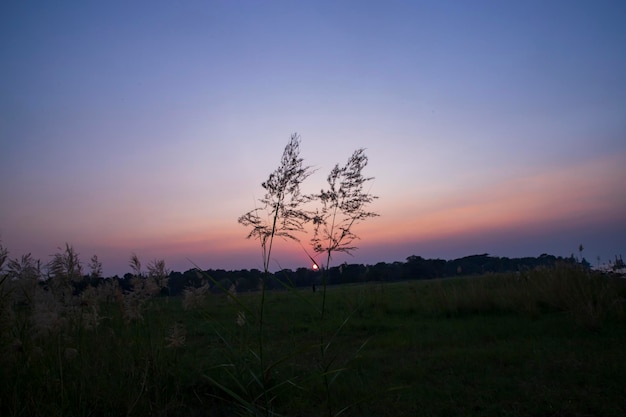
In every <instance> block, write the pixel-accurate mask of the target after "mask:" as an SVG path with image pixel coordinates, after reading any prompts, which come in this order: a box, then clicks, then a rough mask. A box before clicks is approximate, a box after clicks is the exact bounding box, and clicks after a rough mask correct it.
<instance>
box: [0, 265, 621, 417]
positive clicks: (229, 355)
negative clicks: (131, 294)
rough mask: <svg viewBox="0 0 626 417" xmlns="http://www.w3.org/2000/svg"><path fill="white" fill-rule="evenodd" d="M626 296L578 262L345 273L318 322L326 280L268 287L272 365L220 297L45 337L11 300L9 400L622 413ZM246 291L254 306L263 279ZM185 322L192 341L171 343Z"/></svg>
mask: <svg viewBox="0 0 626 417" xmlns="http://www.w3.org/2000/svg"><path fill="white" fill-rule="evenodd" d="M625 296H626V282H624V280H615V281H608V280H607V278H606V277H600V276H592V275H590V274H588V273H586V272H581V271H579V270H576V269H567V270H558V269H557V270H550V271H538V272H529V273H527V274H524V275H497V276H484V277H475V278H467V279H449V280H437V281H409V282H401V283H393V284H380V283H377V284H373V283H372V284H363V285H346V286H337V287H329V288H328V292H327V299H326V312H325V319H324V321H320V319H319V311H318V310H316V308H318V307H319V305H320V302H321V297H322V294H321V293H320V292H317V293H312V292H310V291H306V290H302V291H298V292H297V293H296V292H291V291H280V292H268V293H267V294H266V299H265V307H264V320H265V324H264V327H263V332H264V339H263V340H264V347H263V349H264V352H265V355H266V362H265V363H266V364H275V366H273V367H271V368H269V369H259V361H258V358H256V357H255V352H256V351H257V348H258V346H257V344H258V338H257V336H258V335H257V331H258V326H257V323H255V322H254V317H251V316H250V315H249V314H247V315H246V319H247V323H246V324H245V325H243V326H239V325H238V324H237V323H236V320H237V314H238V312H239V311H240V310H241V308H240V306H239V305H238V304H237V303H232V302H228V300H227V298H226V297H225V296H209V297H208V298H207V302H206V303H205V305H204V307H202V308H198V309H193V310H189V311H187V310H184V309H183V306H182V299H179V298H170V299H164V298H155V299H152V300H150V301H149V302H148V304H147V305H146V306H145V308H144V310H143V314H142V315H143V321H131V322H128V321H126V320H124V317H123V315H122V311H121V309H120V308H119V306H118V305H117V304H116V303H111V304H106V303H102V304H101V315H102V316H104V317H105V318H104V319H103V320H102V321H101V322H100V324H99V326H98V327H96V328H95V329H92V330H87V329H84V328H83V327H81V326H80V325H79V321H76V320H75V321H74V322H72V323H67V325H66V326H65V327H64V328H63V329H62V330H60V331H58V332H56V333H51V334H50V335H48V336H41V335H36V334H35V333H34V330H33V328H32V325H31V324H30V322H29V321H28V311H26V310H27V309H24V308H23V307H19V306H13V307H11V308H14V309H15V312H16V315H14V316H12V319H11V320H12V321H10V322H8V324H6V323H7V321H6V320H5V321H4V323H5V324H4V325H3V326H5V327H3V329H2V331H3V333H2V337H1V339H0V340H1V342H2V345H1V349H2V353H3V354H2V357H1V358H0V415H2V416H14V415H15V416H52V415H65V416H105V415H111V416H119V415H129V416H145V415H153V416H205V415H211V416H214V415H217V416H219V415H223V416H230V415H236V414H237V413H240V414H243V415H254V414H255V413H257V414H259V415H271V413H276V414H281V415H288V416H325V415H328V407H326V404H327V401H331V402H332V410H333V414H337V413H339V412H341V411H342V410H345V411H343V412H342V413H341V415H348V416H616V417H617V416H620V417H621V416H624V415H626V396H624V395H623V392H624V387H625V386H626V355H625V354H624V352H625V349H624V347H625V346H626V320H625V319H624V302H623V301H624V298H625ZM238 297H239V300H240V301H241V302H242V303H243V304H245V305H246V306H249V307H250V310H251V311H255V309H258V306H259V302H260V300H259V295H258V294H254V293H251V294H243V295H239V296H238ZM20 308H22V310H20ZM176 324H177V325H178V326H179V328H183V329H184V331H185V339H184V345H183V346H182V347H179V348H173V347H169V348H168V347H167V345H168V343H169V342H168V340H169V339H167V337H168V335H170V331H171V328H172V327H173V326H174V325H176ZM321 335H323V338H322V337H321ZM320 340H323V343H324V347H325V348H326V350H325V353H324V355H320V346H319V344H320ZM72 349H75V350H76V355H75V357H72V352H73V351H72ZM324 372H326V376H327V377H328V378H327V380H328V381H329V382H330V398H328V392H327V390H326V389H325V386H324V378H323V375H324ZM225 390H227V391H225ZM233 395H237V396H240V397H241V398H242V399H243V400H244V401H243V402H239V403H236V402H233V401H232V399H233ZM263 395H265V396H266V397H265V400H266V402H263V401H261V398H262V396H263ZM255 399H256V402H255ZM244 403H245V404H249V405H250V407H249V408H248V409H246V410H243V409H242V408H241V407H240V406H241V405H242V404H244ZM260 404H270V405H271V413H270V412H267V413H266V412H265V411H264V410H262V409H261V408H255V405H260Z"/></svg>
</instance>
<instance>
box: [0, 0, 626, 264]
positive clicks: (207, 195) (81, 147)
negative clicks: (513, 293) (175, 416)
mask: <svg viewBox="0 0 626 417" xmlns="http://www.w3.org/2000/svg"><path fill="white" fill-rule="evenodd" d="M625 21H626V3H624V2H623V1H620V0H616V1H593V2H592V1H569V0H568V1H524V2H516V1H510V2H503V1H475V2H474V1H473V2H465V1H446V2H442V1H412V2H406V1H384V2H382V1H376V2H374V1H302V2H300V1H263V2H259V1H153V0H151V1H132V2H128V1H107V2H96V1H62V0H60V1H55V2H49V1H15V0H9V1H3V2H2V3H1V4H0V55H1V56H2V65H0V196H1V197H0V239H1V241H2V244H3V245H4V246H5V247H6V248H7V249H8V250H9V256H10V258H16V257H19V256H21V255H23V254H26V253H31V254H32V255H33V256H34V257H35V258H38V259H41V260H42V262H44V263H46V262H48V261H49V260H50V259H51V255H52V254H54V253H55V252H57V251H58V248H59V247H64V245H65V244H66V243H69V244H71V245H72V246H73V247H74V249H75V250H76V251H77V252H78V253H79V254H80V257H81V260H82V261H83V262H84V263H85V264H86V263H87V262H88V261H89V258H91V256H92V255H94V254H96V255H97V256H98V257H99V259H100V261H101V262H102V263H103V266H104V273H105V275H107V276H110V275H113V274H119V275H122V274H124V273H126V272H129V271H130V268H129V266H128V262H129V258H130V256H131V254H132V253H136V254H137V255H138V256H139V258H140V259H141V260H142V262H143V264H144V265H146V264H147V263H148V262H150V261H152V260H155V259H165V261H166V265H167V267H168V268H169V269H171V270H175V271H181V272H183V271H186V270H188V269H191V268H193V267H194V266H195V265H197V266H199V267H201V268H205V269H208V268H212V269H220V268H221V269H250V268H259V269H262V265H263V262H262V257H261V250H260V246H259V243H258V241H254V240H247V239H246V235H247V233H248V230H247V229H245V228H244V227H243V226H242V225H240V224H238V222H237V219H238V217H239V216H240V215H242V214H244V213H245V212H247V211H249V210H251V209H253V208H255V207H257V206H258V205H259V203H258V202H257V201H256V200H258V199H259V198H260V197H262V196H263V189H262V187H261V183H262V182H263V181H265V180H266V179H267V177H268V175H269V174H270V173H271V172H272V171H273V170H274V169H276V168H277V167H278V164H279V162H280V157H281V155H282V152H283V149H284V147H285V145H286V144H287V143H288V141H289V138H290V136H291V134H292V133H294V132H297V133H298V134H299V135H300V137H301V156H302V157H303V158H304V160H305V163H306V164H308V165H311V166H312V167H314V168H315V169H316V172H315V174H314V175H312V176H311V177H310V178H309V179H308V181H307V183H305V185H304V189H305V191H306V190H310V192H314V191H318V190H320V189H321V188H323V187H324V186H325V180H326V176H327V174H328V172H329V171H330V169H332V167H333V166H334V165H335V164H337V163H339V164H344V163H345V162H346V161H347V159H348V157H349V156H350V155H351V154H352V152H353V151H354V150H355V149H358V148H365V149H366V151H365V152H366V155H367V156H368V158H369V164H368V165H367V167H366V168H365V171H364V174H365V175H367V176H371V177H374V180H372V181H371V182H370V183H369V184H368V187H370V188H369V189H368V190H369V191H370V192H371V193H372V194H375V195H377V196H378V197H379V198H378V199H377V200H375V202H374V203H373V204H372V205H371V206H370V209H371V210H373V211H375V212H377V213H378V214H380V216H379V217H376V218H373V219H368V220H367V221H365V222H363V223H360V224H357V225H356V226H355V227H354V229H353V231H354V232H355V233H356V234H357V235H358V236H359V237H360V238H361V239H360V240H359V241H358V242H357V243H358V247H359V249H358V250H356V251H355V252H354V253H353V256H347V255H337V256H335V257H334V258H333V263H334V264H340V263H343V262H349V263H364V264H374V263H377V262H394V261H405V259H406V258H407V257H408V256H411V255H419V256H423V257H425V258H441V259H453V258H457V257H462V256H467V255H472V254H482V253H488V254H490V255H492V256H507V257H523V256H539V255H540V254H543V253H548V254H553V255H556V256H570V255H571V254H572V253H574V254H575V255H578V248H579V245H580V244H582V245H583V247H584V251H583V253H582V254H583V256H585V257H586V258H587V259H588V260H589V261H590V262H591V263H592V264H594V265H595V264H596V263H598V259H599V261H600V263H604V262H607V261H609V260H611V259H614V257H615V256H616V255H623V254H625V252H626V186H625V185H624V184H625V180H626V163H625V162H626V25H624V22H625ZM310 237H311V235H310V234H308V235H302V236H301V240H302V243H303V246H304V247H305V248H306V250H308V251H310V247H309V246H308V240H309V239H310ZM309 264H310V261H308V258H307V256H306V254H305V253H304V250H303V248H302V247H301V246H300V245H298V244H297V243H295V244H294V243H293V242H278V243H277V245H276V248H275V249H274V251H273V261H272V262H271V268H272V269H280V268H297V267H301V266H309Z"/></svg>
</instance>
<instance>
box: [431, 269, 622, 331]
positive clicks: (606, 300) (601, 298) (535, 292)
mask: <svg viewBox="0 0 626 417" xmlns="http://www.w3.org/2000/svg"><path fill="white" fill-rule="evenodd" d="M614 283H615V281H614V280H612V279H611V278H610V277H608V276H607V275H605V274H602V273H599V272H594V271H591V270H589V269H587V268H584V267H582V266H581V265H577V264H561V265H557V266H556V267H554V268H539V269H536V270H533V271H526V272H521V273H517V274H505V275H491V276H482V277H475V278H462V279H446V280H438V281H437V282H435V283H433V285H434V289H435V291H434V297H433V299H432V300H431V303H430V310H431V311H432V312H435V313H437V314H441V313H442V314H444V315H446V316H456V315H465V314H474V313H478V314H485V313H502V312H516V313H520V314H524V315H526V316H529V317H531V318H537V317H538V316H539V315H540V314H541V313H542V312H544V311H548V312H549V311H561V312H567V313H568V314H570V315H571V316H572V317H573V318H574V319H575V321H576V322H577V323H578V324H580V325H582V326H583V327H585V328H588V329H592V330H593V329H598V328H600V327H601V326H602V323H603V322H604V321H605V320H606V319H608V318H611V317H621V316H622V315H623V314H624V298H623V296H621V295H620V293H619V291H618V289H617V288H616V286H615V285H614Z"/></svg>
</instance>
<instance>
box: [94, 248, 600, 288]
mask: <svg viewBox="0 0 626 417" xmlns="http://www.w3.org/2000/svg"><path fill="white" fill-rule="evenodd" d="M558 263H570V264H575V263H580V264H582V265H583V266H585V267H589V266H590V265H589V263H587V261H585V260H584V259H583V260H582V261H580V262H579V261H578V260H577V259H576V258H574V256H571V257H567V258H564V257H560V256H558V257H557V256H553V255H547V254H542V255H540V256H539V257H524V258H507V257H496V256H489V255H488V254H480V255H471V256H465V257H462V258H458V259H453V260H444V259H425V258H423V257H421V256H416V255H413V256H409V257H408V258H406V261H405V262H399V261H398V262H392V263H387V262H378V263H376V264H373V265H364V264H348V263H344V264H342V265H339V266H334V267H330V268H328V269H327V270H325V271H320V270H314V269H311V268H304V267H302V268H297V269H296V270H292V269H282V270H280V271H276V272H274V273H271V272H268V273H265V272H264V271H261V270H259V269H240V270H230V271H227V270H224V269H207V270H204V271H202V272H201V271H199V270H198V269H196V268H193V269H189V270H187V271H185V272H177V271H172V272H170V273H169V275H168V276H167V279H166V281H165V282H166V286H165V287H163V290H162V292H161V293H162V294H164V295H170V296H176V295H180V294H182V292H183V291H184V290H185V289H186V288H199V287H201V286H203V285H206V284H207V283H208V284H209V286H210V287H211V289H212V291H213V292H217V293H218V292H222V291H223V290H224V289H227V290H234V291H237V292H248V291H256V290H258V289H259V288H260V287H261V283H262V282H263V280H265V285H266V288H267V289H271V290H279V289H283V288H286V287H296V288H302V287H310V288H312V289H314V288H315V287H316V286H319V285H320V284H321V280H322V274H325V276H326V280H327V283H328V285H339V284H351V283H364V282H395V281H404V280H424V279H436V278H447V277H458V276H471V275H482V274H489V273H507V272H509V273H510V272H519V271H525V270H531V269H535V268H538V267H552V266H554V265H556V264H558ZM207 276H209V277H211V279H212V281H209V282H207ZM135 277H136V274H133V273H126V274H124V276H123V277H121V278H120V277H118V276H114V277H111V278H106V279H112V280H117V281H118V284H119V286H120V288H122V289H123V290H128V291H130V290H132V288H133V284H132V280H133V278H135ZM86 281H89V282H90V283H91V284H92V285H97V281H93V279H92V278H90V277H89V276H85V280H84V282H85V284H87V285H89V284H88V283H87V282H86ZM83 285H84V284H83Z"/></svg>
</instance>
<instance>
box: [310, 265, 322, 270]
mask: <svg viewBox="0 0 626 417" xmlns="http://www.w3.org/2000/svg"><path fill="white" fill-rule="evenodd" d="M312 268H313V270H314V271H317V270H318V269H320V267H319V266H317V264H313V267H312Z"/></svg>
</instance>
